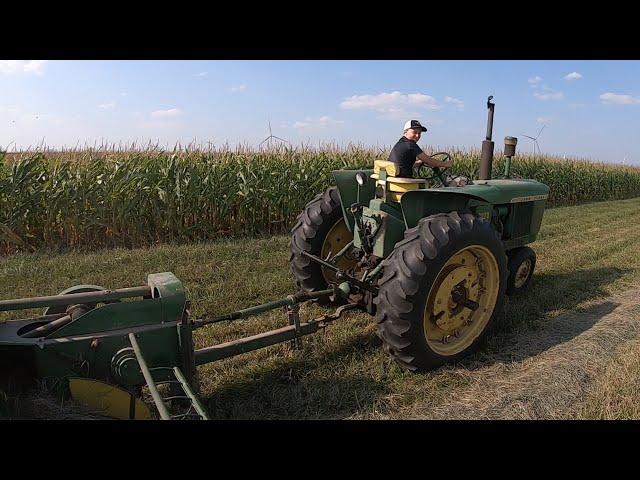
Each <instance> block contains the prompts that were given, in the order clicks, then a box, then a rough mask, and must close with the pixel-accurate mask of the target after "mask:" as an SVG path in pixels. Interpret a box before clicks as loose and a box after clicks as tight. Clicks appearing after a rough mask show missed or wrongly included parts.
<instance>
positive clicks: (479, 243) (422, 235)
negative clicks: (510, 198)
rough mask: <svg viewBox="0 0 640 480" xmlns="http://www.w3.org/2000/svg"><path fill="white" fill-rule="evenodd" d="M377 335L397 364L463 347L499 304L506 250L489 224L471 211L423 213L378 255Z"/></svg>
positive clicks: (409, 365)
mask: <svg viewBox="0 0 640 480" xmlns="http://www.w3.org/2000/svg"><path fill="white" fill-rule="evenodd" d="M378 285H379V288H380V290H379V294H378V296H377V297H376V299H375V300H374V303H376V305H377V313H376V321H377V324H378V336H379V337H380V338H381V339H382V342H383V347H384V349H385V351H386V352H387V353H389V354H390V355H391V356H392V357H393V358H394V359H395V360H396V362H397V363H398V364H399V365H400V366H401V367H403V368H405V369H407V370H411V371H425V370H430V369H433V368H436V367H439V366H441V365H442V364H444V363H446V362H450V361H455V360H458V359H461V358H463V357H464V356H466V355H469V354H470V353H471V352H473V351H474V350H475V349H476V348H477V347H478V346H479V344H480V343H481V341H482V339H483V338H484V337H485V335H486V333H487V331H489V330H490V328H491V327H492V325H493V324H494V322H495V319H496V317H497V316H498V315H499V313H500V310H501V308H502V302H503V299H504V293H505V290H506V286H507V256H506V254H505V251H504V247H503V245H502V242H501V240H500V237H499V236H498V234H497V233H496V231H495V230H494V229H493V227H492V226H491V224H490V223H489V222H488V221H486V220H484V219H483V218H481V217H477V216H474V215H473V214H471V213H466V212H465V213H463V212H451V213H448V214H437V215H431V216H429V217H426V218H423V219H422V220H420V221H419V222H418V225H417V226H416V227H414V228H411V229H409V230H407V231H406V232H405V236H404V240H402V241H400V242H398V243H397V244H396V246H395V248H394V250H393V252H392V253H391V254H390V255H389V257H387V258H386V259H385V260H384V263H383V275H382V278H381V279H380V281H379V282H378Z"/></svg>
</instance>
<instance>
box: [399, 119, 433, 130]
mask: <svg viewBox="0 0 640 480" xmlns="http://www.w3.org/2000/svg"><path fill="white" fill-rule="evenodd" d="M409 128H419V129H420V130H421V131H423V132H426V131H427V129H426V128H425V127H423V126H422V125H421V124H420V122H419V121H418V120H407V122H406V123H405V124H404V129H405V130H407V129H409Z"/></svg>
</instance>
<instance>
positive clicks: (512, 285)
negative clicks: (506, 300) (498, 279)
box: [507, 247, 536, 295]
mask: <svg viewBox="0 0 640 480" xmlns="http://www.w3.org/2000/svg"><path fill="white" fill-rule="evenodd" d="M507 256H508V257H509V262H508V268H509V278H508V279H507V295H513V294H516V293H520V292H523V291H525V290H526V289H527V288H529V285H530V284H531V279H532V278H533V271H534V270H535V268H536V252H534V251H533V250H532V249H531V248H529V247H519V248H514V249H513V250H510V251H509V252H507ZM527 260H530V261H531V266H530V268H529V273H528V275H527V279H526V280H525V282H524V283H522V284H521V285H520V286H519V287H516V272H517V271H518V268H520V265H522V264H523V263H524V262H525V261H527Z"/></svg>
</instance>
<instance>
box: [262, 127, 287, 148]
mask: <svg viewBox="0 0 640 480" xmlns="http://www.w3.org/2000/svg"><path fill="white" fill-rule="evenodd" d="M274 138H275V139H276V140H280V141H281V142H285V143H288V144H289V145H291V143H290V142H288V141H287V140H285V139H284V138H280V137H276V136H275V135H274V134H273V133H272V132H271V121H269V136H268V137H267V138H265V139H264V140H263V141H261V142H260V145H258V146H259V147H261V146H262V144H263V143H264V142H267V141H268V142H269V148H271V142H272V139H274Z"/></svg>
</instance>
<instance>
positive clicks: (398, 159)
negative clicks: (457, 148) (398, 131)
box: [389, 120, 453, 178]
mask: <svg viewBox="0 0 640 480" xmlns="http://www.w3.org/2000/svg"><path fill="white" fill-rule="evenodd" d="M426 131H427V129H426V128H425V127H423V126H422V125H421V124H420V122H419V121H418V120H407V122H406V123H405V124H404V135H403V136H402V137H400V140H398V143H396V144H395V145H394V146H393V148H392V149H391V153H390V154H389V161H390V162H393V163H395V164H396V165H398V167H399V169H400V172H399V174H398V175H397V176H398V177H403V178H413V168H414V167H418V166H420V165H422V164H426V165H429V166H430V167H438V168H450V167H452V166H453V161H448V162H441V161H439V160H436V159H435V158H433V157H430V156H429V155H427V154H426V153H424V152H423V151H422V149H421V148H420V147H419V146H418V144H417V143H416V142H417V141H418V140H420V136H421V135H422V132H426Z"/></svg>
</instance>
